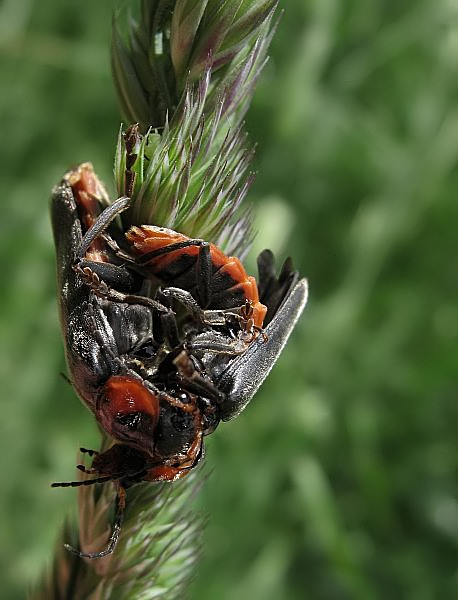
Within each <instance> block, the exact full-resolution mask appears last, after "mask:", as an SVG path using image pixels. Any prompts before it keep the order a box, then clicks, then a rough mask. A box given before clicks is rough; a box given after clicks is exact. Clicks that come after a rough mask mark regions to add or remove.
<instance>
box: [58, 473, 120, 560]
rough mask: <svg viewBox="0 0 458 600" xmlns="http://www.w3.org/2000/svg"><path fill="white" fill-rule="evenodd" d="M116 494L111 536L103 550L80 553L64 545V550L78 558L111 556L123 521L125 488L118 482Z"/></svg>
mask: <svg viewBox="0 0 458 600" xmlns="http://www.w3.org/2000/svg"><path fill="white" fill-rule="evenodd" d="M117 487H118V493H117V495H116V508H115V518H114V521H113V526H112V528H111V535H110V537H109V539H108V544H107V546H106V548H105V549H104V550H101V551H100V552H81V550H77V549H76V548H73V546H70V545H69V544H64V547H65V549H66V550H68V551H69V552H71V553H72V554H76V556H79V557H80V558H91V559H94V558H103V557H104V556H108V555H109V554H111V553H112V552H113V551H114V549H115V548H116V545H117V543H118V541H119V537H120V535H121V526H122V522H123V520H124V512H125V508H126V488H125V487H124V486H123V485H122V484H121V483H119V482H118V484H117Z"/></svg>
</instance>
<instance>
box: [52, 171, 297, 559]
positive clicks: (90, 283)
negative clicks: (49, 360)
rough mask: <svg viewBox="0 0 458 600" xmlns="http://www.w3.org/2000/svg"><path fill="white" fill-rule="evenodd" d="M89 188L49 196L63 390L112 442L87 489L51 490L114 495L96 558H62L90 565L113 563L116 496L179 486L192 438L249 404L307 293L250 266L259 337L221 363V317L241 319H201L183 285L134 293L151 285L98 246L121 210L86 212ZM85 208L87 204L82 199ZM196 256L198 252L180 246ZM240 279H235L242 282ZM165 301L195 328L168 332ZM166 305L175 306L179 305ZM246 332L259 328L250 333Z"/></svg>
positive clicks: (194, 444) (173, 325) (229, 335)
mask: <svg viewBox="0 0 458 600" xmlns="http://www.w3.org/2000/svg"><path fill="white" fill-rule="evenodd" d="M92 178H94V181H95V182H96V181H97V180H96V177H95V175H94V174H93V173H92V171H91V170H90V169H89V170H87V168H86V169H85V170H84V179H85V180H84V181H83V180H82V177H81V176H79V171H78V169H76V170H74V171H72V172H71V173H70V174H68V175H67V176H66V177H65V179H64V180H63V182H62V183H61V185H59V186H58V187H56V188H55V190H54V193H53V199H52V207H51V212H52V224H53V231H54V238H55V245H56V253H57V279H58V294H59V309H60V319H61V326H62V331H63V336H64V341H65V351H66V359H67V364H68V368H69V371H70V379H71V382H72V384H73V386H74V388H75V390H76V392H77V393H78V395H79V396H80V398H81V399H82V400H83V401H84V402H85V404H86V405H87V406H88V408H89V409H90V410H91V411H92V412H93V414H94V416H95V417H96V419H97V421H98V423H99V424H100V426H101V427H102V428H103V429H104V431H105V432H106V433H107V434H108V435H109V436H110V437H111V438H113V440H114V442H115V444H114V445H113V446H112V447H111V448H109V449H108V450H107V451H106V452H104V453H101V454H97V453H94V454H95V456H94V459H93V463H92V468H91V469H89V470H88V472H89V473H91V474H94V475H96V477H95V478H94V479H92V480H86V481H81V482H69V483H63V484H55V485H59V486H60V485H63V486H66V485H71V486H77V485H91V484H93V483H102V482H105V481H114V482H116V483H117V489H118V495H117V510H116V518H115V524H114V526H113V530H112V535H111V537H110V540H109V543H108V546H107V548H106V549H105V550H103V551H102V552H98V553H84V552H78V551H76V550H74V549H71V550H72V551H74V552H76V553H78V554H79V555H81V556H88V557H90V558H97V557H100V556H105V555H106V554H109V553H110V552H112V551H113V549H114V547H115V545H116V542H117V539H118V537H119V531H120V524H121V521H122V515H123V509H124V503H125V490H126V488H128V487H129V486H130V485H132V484H133V483H136V482H138V481H164V480H168V481H173V480H175V479H178V478H180V477H183V476H184V475H186V474H187V473H188V472H189V471H190V470H191V469H192V468H193V467H194V466H195V465H196V464H197V463H198V461H199V460H200V458H201V456H202V438H203V436H204V435H207V434H208V433H211V432H212V431H213V430H214V429H215V427H216V426H217V425H218V422H219V421H220V420H229V419H231V418H233V417H234V416H236V415H237V414H239V413H240V412H241V410H242V409H243V408H244V407H245V406H246V404H247V403H248V402H249V401H250V400H251V398H252V397H253V395H254V394H255V392H256V391H257V389H258V388H259V386H260V385H261V384H262V382H263V381H264V379H265V378H266V377H267V375H268V373H269V372H270V370H271V368H272V366H273V364H274V363H275V361H276V360H277V358H278V356H279V354H280V352H281V350H282V348H283V346H284V345H285V343H286V341H287V339H288V337H289V335H290V333H291V331H292V329H293V328H294V325H295V323H296V321H297V319H298V318H299V316H300V314H301V312H302V310H303V308H304V306H305V303H306V298H307V285H306V281H305V280H299V279H298V276H297V273H296V272H294V271H293V270H292V269H291V266H290V264H289V263H286V265H285V266H284V268H283V270H282V272H281V274H280V276H279V277H278V278H277V277H276V275H275V270H274V264H273V256H272V254H271V253H270V252H269V251H265V252H264V253H262V254H261V255H260V258H259V259H258V264H259V270H260V286H259V289H260V299H258V298H257V297H256V296H255V295H254V294H253V295H252V296H251V297H249V298H247V292H246V290H245V291H244V292H243V294H245V296H244V297H245V299H248V300H249V302H250V306H253V305H254V306H255V307H256V308H258V309H259V310H260V311H261V312H262V311H263V309H262V308H260V306H262V304H261V303H263V304H264V305H265V307H266V310H267V317H266V320H265V321H264V323H267V325H266V327H265V330H264V331H265V336H256V335H253V336H251V339H250V342H249V343H246V344H244V345H243V347H242V348H241V349H240V350H239V351H230V350H231V349H232V348H233V347H234V344H233V341H234V334H233V332H232V331H231V327H232V326H233V323H232V322H231V319H230V317H231V316H233V315H235V317H236V318H237V317H239V316H240V314H241V313H239V314H238V313H237V311H235V312H234V309H236V308H237V306H231V307H229V310H227V307H225V306H223V307H217V306H218V305H215V306H216V307H215V308H214V307H213V305H212V304H209V305H207V306H208V309H207V308H202V307H200V305H199V304H198V302H199V301H202V299H201V298H200V297H199V296H198V299H196V298H194V296H192V292H195V290H194V288H192V286H191V284H189V280H187V281H185V282H184V283H187V284H189V287H190V288H191V289H184V288H179V287H174V288H169V287H165V288H164V289H161V290H159V292H158V295H157V297H156V298H154V297H153V298H150V297H147V295H146V294H145V293H144V291H143V290H144V286H145V284H146V286H147V287H148V284H149V283H150V282H149V277H150V274H149V273H148V272H147V273H146V275H145V274H144V271H142V268H140V269H132V268H131V267H132V263H131V262H129V261H123V258H122V252H121V253H120V254H118V255H116V254H115V255H114V256H113V254H112V253H111V252H110V251H109V250H107V249H106V248H105V247H104V244H102V243H100V242H99V241H98V238H99V237H100V234H101V233H102V232H104V231H105V230H106V228H107V223H108V224H109V222H110V221H111V220H112V219H113V218H114V217H115V216H116V215H117V214H118V213H119V206H120V205H122V204H125V205H126V206H127V204H128V199H124V200H121V201H117V202H118V205H117V206H115V205H116V203H114V204H113V205H112V206H111V207H108V208H107V209H105V211H102V210H101V209H102V208H103V203H101V205H100V207H99V206H98V201H97V202H95V203H94V204H93V205H92V204H91V205H90V206H89V209H88V202H86V197H85V196H84V195H82V194H83V192H85V191H87V189H88V188H90V189H96V188H97V186H96V185H95V183H94V181H92ZM87 196H88V197H90V198H91V200H94V197H95V199H97V198H96V195H95V194H93V193H88V194H87ZM99 208H100V212H101V214H100V216H99V215H98V212H99ZM85 212H86V213H87V214H85ZM84 231H86V234H85V235H83V233H84ZM197 247H199V248H200V247H201V246H196V245H195V244H190V245H188V246H186V248H194V249H195V248H197ZM206 247H207V248H209V250H210V252H209V255H210V262H211V264H212V265H213V261H215V262H216V258H215V254H214V253H213V254H212V247H211V245H207V246H206ZM182 250H183V248H182ZM88 251H89V254H88ZM192 252H193V253H191V256H193V257H194V258H193V260H194V262H195V260H196V259H195V251H192ZM143 254H144V256H147V254H145V253H143ZM166 254H167V253H166ZM168 254H169V255H170V252H168ZM185 254H186V253H184V254H183V255H185ZM198 256H200V250H199V252H198ZM223 256H224V255H223ZM149 258H151V255H150V257H149ZM112 261H113V262H112ZM134 262H135V261H134ZM146 262H148V261H146ZM172 262H173V261H172ZM140 267H144V265H140ZM155 268H156V267H155ZM243 273H245V272H244V270H243ZM243 273H242V275H241V277H245V278H247V276H246V273H245V275H243ZM91 277H92V279H91ZM197 279H198V277H197ZM107 281H108V282H109V283H107ZM177 281H179V280H177V279H175V280H173V281H172V282H173V283H176V282H177ZM243 281H244V282H245V279H244V280H243ZM195 287H196V288H197V287H198V282H196V286H195ZM170 289H171V292H170V291H169V290H170ZM226 289H228V288H227V286H226ZM195 293H196V294H198V292H195ZM168 294H169V297H170V296H171V297H172V298H174V299H178V301H179V302H181V301H183V302H184V304H185V305H186V303H187V302H188V300H189V297H188V296H189V295H191V297H192V298H193V301H194V304H197V307H198V309H200V310H203V317H204V318H202V319H201V320H198V319H196V320H194V319H193V318H190V315H189V314H188V315H187V328H186V330H185V331H184V330H181V331H177V330H178V327H177V321H176V315H175V314H174V312H173V311H172V310H170V308H168V307H167V306H166V305H165V304H166V302H165V303H163V302H162V300H163V299H165V300H167V297H168ZM177 294H178V296H179V295H180V294H183V298H184V300H183V299H181V298H180V297H178V296H177ZM186 298H187V299H186ZM257 303H259V307H258V306H257ZM191 312H192V311H191ZM208 314H210V315H213V316H214V315H217V316H218V318H219V317H221V315H223V316H225V315H226V314H229V323H228V324H227V326H226V325H225V323H226V321H225V320H224V319H223V320H220V321H218V319H216V320H214V321H213V322H212V321H211V319H210V321H207V319H206V317H207V316H208ZM191 316H192V315H191ZM251 316H252V315H251ZM242 317H243V314H242ZM248 318H251V317H247V319H248ZM254 320H255V319H254V317H253V321H254ZM258 322H260V321H258ZM168 324H170V325H168ZM253 326H256V327H260V325H257V324H256V323H254V322H253ZM244 327H246V326H245V325H244ZM241 329H242V330H243V327H242V328H241Z"/></svg>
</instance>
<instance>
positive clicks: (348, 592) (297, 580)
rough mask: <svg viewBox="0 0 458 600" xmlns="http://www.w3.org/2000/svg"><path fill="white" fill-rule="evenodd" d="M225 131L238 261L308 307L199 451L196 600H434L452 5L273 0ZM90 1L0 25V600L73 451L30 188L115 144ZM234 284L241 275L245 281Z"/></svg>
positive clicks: (75, 428)
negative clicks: (247, 186) (245, 91)
mask: <svg viewBox="0 0 458 600" xmlns="http://www.w3.org/2000/svg"><path fill="white" fill-rule="evenodd" d="M282 4H283V7H284V8H285V9H286V10H285V14H284V16H283V18H282V21H281V23H280V26H279V29H278V32H277V35H276V37H275V39H274V42H273V46H272V51H271V61H270V63H269V65H268V67H267V68H266V70H265V72H264V75H263V77H262V80H261V81H260V83H259V86H258V90H257V94H256V95H255V99H254V102H253V106H252V109H251V111H250V113H249V115H248V118H247V127H248V129H249V131H250V134H251V138H252V140H253V141H256V142H258V150H257V156H256V169H257V170H258V172H259V173H258V178H257V181H256V183H255V185H254V186H253V188H252V191H251V193H250V200H251V201H253V202H255V203H256V205H257V209H258V217H257V219H258V228H259V236H258V238H257V240H256V243H255V248H254V250H255V251H254V252H253V256H254V255H255V254H256V251H258V250H260V249H262V248H263V247H265V246H268V247H271V248H272V249H273V250H274V251H275V252H276V253H277V254H278V255H279V256H280V257H282V258H283V257H285V256H286V255H288V254H291V255H292V256H293V257H294V260H295V263H296V265H297V266H298V268H299V269H300V271H301V273H303V274H304V275H306V276H307V277H308V278H309V280H310V288H311V298H310V303H309V307H308V309H307V310H306V313H305V314H304V316H303V318H302V320H301V322H300V324H299V326H298V328H297V330H296V332H295V333H294V335H293V337H292V340H291V342H290V344H289V345H288V348H287V349H286V350H285V352H284V354H283V356H282V358H281V360H280V361H279V363H278V364H277V366H276V368H275V370H274V371H273V373H272V375H271V376H270V377H269V379H268V381H267V382H266V384H265V385H264V386H263V388H262V390H261V391H260V392H259V394H258V395H257V397H256V399H255V400H254V401H253V402H252V404H251V405H250V406H249V407H248V408H247V410H246V411H245V413H244V414H243V415H242V416H241V417H240V418H239V419H238V420H237V421H235V422H233V423H230V424H227V425H224V426H222V427H221V428H220V429H219V430H218V431H217V432H216V433H215V434H214V435H213V436H212V437H211V438H210V439H208V444H207V448H208V452H207V466H208V467H209V468H210V470H211V471H212V474H211V476H210V477H209V479H208V481H207V482H206V483H205V485H204V488H203V490H202V493H201V497H200V499H199V505H200V509H201V510H202V511H203V512H204V513H206V514H208V517H209V523H208V526H207V529H206V532H205V543H204V553H203V556H202V559H201V564H200V569H199V572H198V573H197V576H196V580H195V582H194V585H193V590H192V598H195V599H197V598H198V599H199V600H215V599H218V600H236V599H237V600H240V599H242V600H243V599H244V598H250V599H253V600H258V599H259V600H274V599H275V600H299V599H311V600H340V599H342V600H346V599H357V600H359V599H361V600H371V599H385V598H400V599H409V600H410V599H415V600H430V599H441V600H442V599H449V598H450V599H452V598H458V548H457V546H458V489H457V456H458V454H457V444H456V441H455V440H456V428H457V424H458V402H457V385H456V376H457V371H458V346H457V334H458V307H457V299H458V266H457V264H456V254H457V245H458V242H457V238H458V236H457V225H458V221H457V217H458V203H457V195H458V169H457V167H458V77H457V73H458V29H457V24H458V7H457V5H456V3H455V2H452V1H451V0H435V1H434V2H432V1H431V0H404V1H403V2H387V1H386V0H340V1H339V2H337V1H335V0H334V1H332V0H288V1H287V2H286V1H284V2H283V3H282ZM112 7H113V3H112V1H111V0H105V1H104V2H93V1H90V0H66V1H65V2H58V1H57V0H40V1H39V2H38V0H3V2H2V3H0V81H1V92H0V133H1V143H0V169H1V179H0V202H1V220H0V228H1V237H0V248H1V251H0V261H1V270H0V273H1V280H2V284H1V289H2V293H1V296H0V308H1V322H0V327H1V336H0V340H1V342H0V343H1V347H0V372H1V402H2V405H3V407H2V412H1V419H0V473H1V479H0V481H1V483H0V485H1V491H0V507H1V517H0V530H1V533H0V572H1V573H2V583H1V588H0V597H1V598H5V599H10V598H11V599H15V598H23V597H24V596H25V595H26V589H27V587H28V586H30V585H31V583H32V582H33V581H34V580H35V579H36V578H37V576H38V575H39V573H40V572H41V570H42V568H43V567H44V565H45V563H46V561H47V560H48V558H47V557H49V556H51V553H52V549H53V545H54V542H55V539H56V536H57V532H58V530H59V526H60V524H61V522H62V520H63V518H64V515H65V514H67V513H68V511H70V510H73V509H74V508H75V505H76V495H75V493H74V491H72V490H51V489H50V488H49V483H50V482H51V481H56V480H57V481H59V480H66V479H68V478H69V477H72V474H73V473H74V471H73V465H74V463H75V456H76V449H77V446H78V444H79V443H81V444H84V445H85V446H88V447H91V445H94V444H97V431H96V429H95V426H94V423H93V420H92V418H91V417H90V415H89V413H88V412H86V411H85V410H84V408H83V407H82V406H81V405H80V403H79V401H78V400H77V398H76V397H75V395H74V393H73V392H72V390H71V389H70V387H69V386H68V384H67V383H66V382H65V381H64V380H63V379H62V378H61V377H60V376H59V372H60V371H63V370H64V368H65V367H64V360H63V351H62V342H61V339H60V333H59V327H58V321H57V310H56V305H55V284H54V256H53V247H52V240H51V231H50V226H49V218H48V198H49V194H50V190H51V187H52V186H53V184H54V183H56V182H57V181H58V180H59V178H60V177H61V175H62V174H63V173H64V171H65V170H66V169H67V168H68V167H69V166H71V165H73V164H77V163H79V162H82V161H86V160H91V161H92V162H93V163H94V165H95V168H96V170H97V172H98V173H99V175H100V176H101V177H102V179H104V180H105V181H106V182H107V183H110V184H111V169H112V161H113V154H114V145H115V139H116V135H117V130H118V126H119V115H118V110H117V106H116V100H115V95H114V90H113V86H112V84H111V77H110V68H109V39H110V27H111V10H112ZM251 264H252V265H253V264H254V261H253V259H252V263H251Z"/></svg>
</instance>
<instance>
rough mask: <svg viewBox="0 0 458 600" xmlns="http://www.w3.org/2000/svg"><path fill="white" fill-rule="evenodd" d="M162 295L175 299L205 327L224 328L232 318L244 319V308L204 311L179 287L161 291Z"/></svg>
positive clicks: (190, 295) (188, 293)
mask: <svg viewBox="0 0 458 600" xmlns="http://www.w3.org/2000/svg"><path fill="white" fill-rule="evenodd" d="M161 294H162V295H163V296H166V297H168V298H173V299H174V300H176V301H177V302H179V303H180V304H181V305H182V306H183V307H184V308H185V309H186V310H187V311H188V312H190V313H191V315H192V317H193V318H194V319H195V320H197V321H200V322H201V323H204V324H205V325H210V326H212V327H215V326H224V325H227V322H228V320H229V319H230V318H234V319H237V320H239V319H243V316H242V314H241V313H242V310H243V309H244V307H236V308H227V309H222V310H216V309H215V310H213V309H203V308H201V307H200V306H199V304H198V302H197V300H196V299H195V298H194V297H193V296H192V294H191V293H190V292H188V291H187V290H183V289H181V288H177V287H166V288H164V289H162V290H161Z"/></svg>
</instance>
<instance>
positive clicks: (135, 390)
mask: <svg viewBox="0 0 458 600" xmlns="http://www.w3.org/2000/svg"><path fill="white" fill-rule="evenodd" d="M96 410H97V419H98V421H99V423H100V424H101V426H102V427H103V429H104V430H105V431H106V432H107V433H108V434H109V435H110V436H111V437H113V438H114V439H115V440H117V441H118V442H121V443H124V444H127V445H128V446H131V447H133V448H137V449H138V450H141V451H142V452H146V453H147V454H149V455H150V456H153V454H154V445H155V430H156V426H157V423H158V420H159V397H158V395H156V394H155V393H154V392H152V391H150V390H149V389H147V388H146V387H145V386H144V385H143V384H142V382H141V381H139V380H138V379H135V378H134V377H129V376H124V375H114V376H113V377H110V378H109V379H108V381H107V382H106V384H105V385H104V386H103V387H102V389H101V391H100V395H99V398H98V401H97V409H96Z"/></svg>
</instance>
